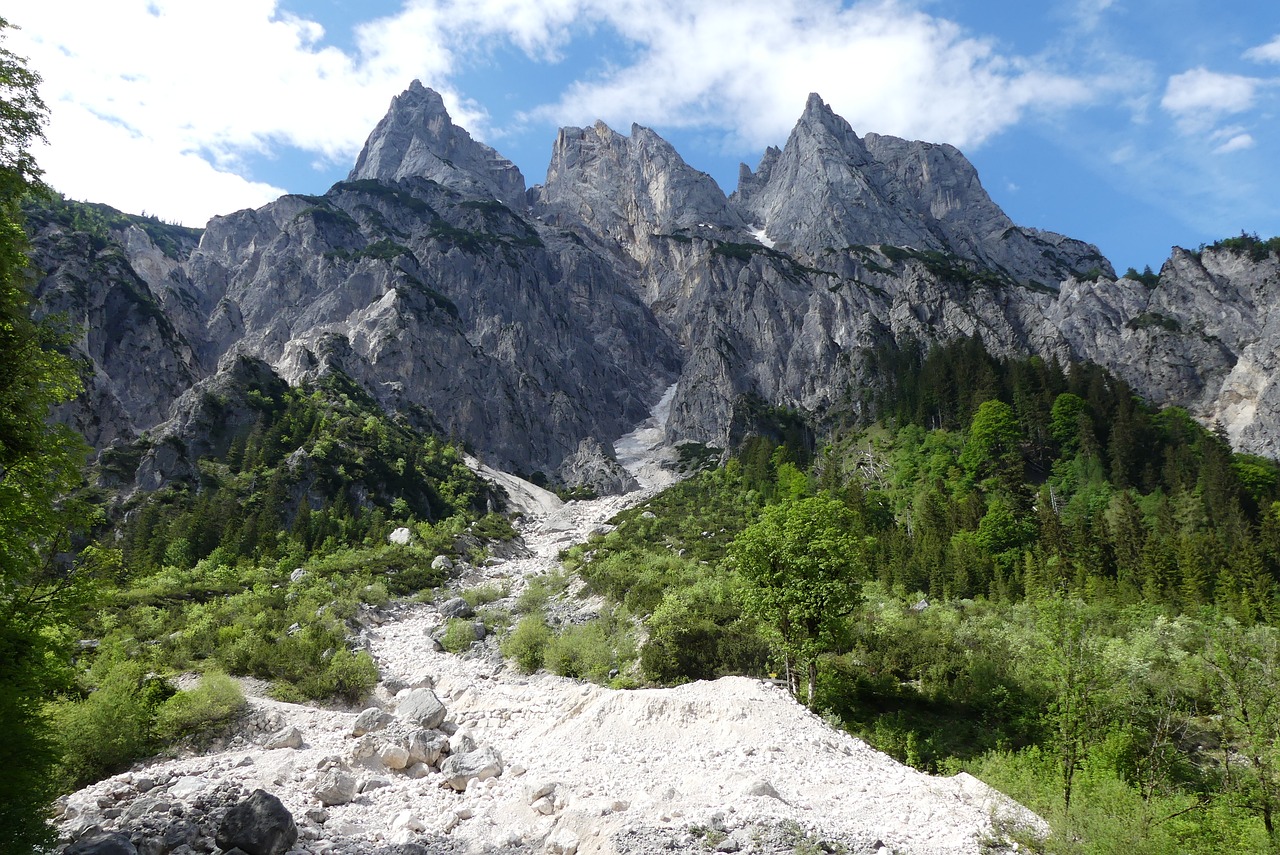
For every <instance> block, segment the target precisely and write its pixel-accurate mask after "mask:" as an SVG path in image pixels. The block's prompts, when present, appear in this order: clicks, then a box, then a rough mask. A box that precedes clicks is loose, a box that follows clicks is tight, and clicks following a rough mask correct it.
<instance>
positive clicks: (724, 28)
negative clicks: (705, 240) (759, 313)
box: [6, 0, 1109, 224]
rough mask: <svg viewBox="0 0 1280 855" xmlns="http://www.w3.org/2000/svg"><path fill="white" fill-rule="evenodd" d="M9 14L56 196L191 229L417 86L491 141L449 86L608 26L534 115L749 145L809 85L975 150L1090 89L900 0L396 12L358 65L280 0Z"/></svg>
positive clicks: (642, 1) (910, 132)
mask: <svg viewBox="0 0 1280 855" xmlns="http://www.w3.org/2000/svg"><path fill="white" fill-rule="evenodd" d="M1083 3H1084V5H1086V6H1088V7H1090V8H1092V9H1094V10H1095V11H1101V10H1102V9H1104V8H1105V7H1106V6H1107V5H1109V0H1083ZM6 15H7V16H8V17H9V19H10V20H11V21H13V22H14V23H16V24H18V25H20V26H21V27H23V31H22V32H21V33H18V34H16V35H15V37H14V43H13V47H14V48H15V49H16V50H17V51H18V52H19V53H21V54H23V55H26V56H29V57H30V58H31V63H32V66H33V67H34V68H36V69H39V70H40V72H41V73H42V74H43V75H44V77H45V85H44V87H43V89H42V92H43V94H44V97H45V100H46V102H47V103H48V104H49V106H50V108H51V112H52V121H51V124H50V127H49V129H48V137H49V148H48V150H47V151H46V152H44V153H42V154H41V161H42V163H43V164H44V165H45V168H46V171H47V177H48V179H49V181H50V183H51V184H53V185H54V186H55V187H59V188H60V189H63V190H64V191H65V192H68V193H70V194H71V195H74V196H78V197H91V198H94V199H96V200H101V201H106V202H108V203H111V204H115V205H117V206H120V207H123V208H126V209H135V210H136V209H137V208H139V207H141V206H140V205H139V204H138V201H139V200H140V199H142V198H144V197H145V198H146V199H147V200H149V201H147V202H146V203H145V207H146V208H147V209H148V210H149V211H151V212H152V213H156V214H159V215H160V216H162V217H166V218H177V219H182V220H184V221H187V222H189V223H192V224H198V223H199V222H201V221H203V219H205V218H206V217H207V216H208V215H211V214H214V213H222V212H225V211H226V210H228V209H230V208H235V207H243V206H245V205H252V204H260V203H261V201H263V200H264V199H265V198H267V197H268V196H269V195H270V194H272V193H275V192H276V188H274V187H270V186H268V185H265V184H262V183H260V182H255V181H253V180H252V175H251V174H250V172H249V168H248V163H249V162H250V161H251V160H252V159H253V158H254V157H257V156H262V155H266V156H270V155H271V153H272V152H273V151H275V150H277V149H278V148H279V147H281V146H285V145H287V146H292V147H296V148H298V149H301V150H303V151H305V152H308V153H310V154H311V155H312V156H313V158H314V160H315V161H317V162H318V163H320V164H321V165H328V166H334V165H338V164H345V163H347V162H350V161H351V160H352V159H353V158H354V155H355V154H356V152H357V151H358V150H359V147H360V145H361V143H362V142H363V141H364V138H365V136H366V135H367V134H368V132H369V130H370V129H371V128H372V127H373V126H374V124H375V123H376V122H377V120H378V119H379V118H380V117H381V115H382V114H383V113H384V112H385V110H386V107H387V104H388V102H389V101H390V99H391V97H392V96H393V95H395V94H396V93H397V92H399V91H401V90H402V89H403V88H404V86H405V85H406V84H407V83H408V82H409V81H410V80H411V79H413V78H415V77H416V78H419V79H422V80H423V81H424V82H425V83H427V85H430V86H432V87H433V88H435V89H437V90H439V91H440V92H441V93H442V95H444V97H445V102H446V105H447V106H448V108H449V110H450V113H451V114H452V115H453V116H454V118H455V120H457V121H458V122H459V123H460V124H463V125H464V126H466V127H467V128H468V129H469V130H471V131H472V132H473V133H475V134H476V135H477V136H479V137H480V138H484V137H485V136H486V135H487V134H489V135H491V134H494V133H497V132H498V129H495V128H493V127H492V125H491V123H490V122H489V120H488V117H487V115H486V114H485V112H484V110H483V109H482V108H481V107H479V106H478V105H476V104H475V103H474V102H471V101H469V100H467V99H465V98H462V97H460V96H459V94H458V92H457V91H456V89H455V88H454V83H455V81H456V79H457V75H458V73H459V71H460V69H463V68H465V67H466V65H467V63H468V62H471V61H473V60H475V59H476V58H477V56H478V55H482V54H483V53H484V52H485V51H489V50H493V48H494V46H495V45H512V46H514V47H515V48H517V49H518V50H521V51H523V52H524V53H525V54H527V55H528V56H529V57H530V58H531V59H533V60H535V61H538V62H544V63H551V62H555V61H557V60H559V59H560V58H561V57H562V55H563V52H564V49H565V48H566V46H568V45H570V44H571V43H573V42H574V40H575V39H579V38H591V37H592V35H593V34H596V33H599V32H600V31H607V32H608V33H609V34H611V35H612V36H616V37H617V38H618V39H620V40H621V41H622V42H624V43H625V44H626V45H627V46H628V49H627V50H625V51H623V52H622V53H621V54H620V55H618V56H615V57H613V61H614V64H613V65H611V66H608V68H607V70H606V71H604V72H596V74H597V75H598V76H596V77H592V78H583V77H581V76H579V78H578V80H577V82H576V83H573V84H571V85H569V86H568V87H567V88H566V89H565V90H564V91H563V92H561V93H560V97H558V98H555V99H554V100H553V101H551V102H550V103H547V104H544V105H542V106H540V107H536V108H535V109H534V110H533V111H532V112H531V113H530V114H529V118H536V119H541V120H551V121H555V122H558V123H565V124H586V123H589V122H591V121H594V120H595V119H597V118H603V119H605V120H606V121H610V122H611V123H614V124H619V123H622V124H625V123H629V122H631V121H639V122H642V123H645V124H651V125H659V126H665V127H692V128H703V129H707V130H709V131H710V132H712V133H718V134H724V135H726V138H727V137H728V135H729V134H733V135H735V136H734V141H735V142H736V143H737V144H749V145H751V146H754V147H762V146H763V145H765V144H768V143H774V142H779V141H781V140H782V139H783V138H784V137H785V135H786V132H787V131H788V130H789V129H790V128H791V126H792V125H793V124H794V122H795V120H796V117H797V116H798V115H799V113H800V111H801V109H802V108H803V105H804V100H805V96H806V95H807V94H808V93H809V92H810V91H817V92H819V93H821V94H822V96H823V97H824V99H825V100H826V101H827V102H828V103H829V104H831V106H832V107H833V109H835V110H836V111H837V112H839V113H840V114H841V115H843V116H845V117H846V118H847V119H849V121H850V122H851V123H852V124H853V125H854V126H855V127H856V128H859V129H864V130H876V131H879V132H885V133H892V134H898V135H902V136H907V137H920V138H924V139H929V140H935V141H945V142H951V143H954V144H956V145H960V146H972V145H975V144H977V143H980V142H982V141H983V140H986V139H988V138H990V137H991V136H993V135H994V134H997V133H999V132H1001V131H1002V130H1004V129H1006V128H1008V127H1010V126H1011V125H1013V124H1016V123H1017V122H1018V121H1020V120H1021V119H1022V118H1023V117H1024V116H1025V115H1026V114H1027V113H1028V111H1035V110H1041V109H1043V110H1056V109H1061V108H1064V107H1069V106H1073V105H1078V104H1082V103H1085V102H1087V101H1089V100H1090V99H1091V97H1093V96H1091V94H1090V92H1091V89H1095V88H1096V84H1097V81H1086V80H1082V79H1078V78H1074V77H1069V76H1064V75H1060V74H1056V73H1054V72H1052V71H1050V70H1047V69H1045V68H1043V67H1040V66H1038V65H1037V64H1035V63H1034V62H1032V61H1030V60H1027V59H1023V58H1018V57H1011V56H1006V55H1003V54H1002V53H1000V52H999V51H998V50H997V49H996V47H995V45H994V43H993V42H991V41H989V40H986V39H982V38H976V37H974V36H972V35H971V34H969V33H967V32H966V31H965V30H963V29H962V28H961V27H959V26H958V25H956V24H954V23H952V22H950V21H947V20H945V19H942V18H938V17H934V16H931V15H928V14H925V13H924V12H922V11H919V10H918V9H917V8H915V7H914V6H913V5H910V4H907V3H904V2H897V0H863V2H855V3H853V4H852V5H850V6H846V5H844V4H843V3H841V2H839V0H739V2H734V3H729V2H705V3H696V4H689V3H684V2H681V0H404V5H403V6H402V7H401V8H400V9H399V11H397V12H396V13H394V14H392V15H389V16H386V17H384V18H380V19H377V20H370V21H367V22H365V23H363V24H361V25H359V26H358V27H357V28H356V30H355V31H354V36H355V39H354V45H355V47H354V48H353V49H352V50H350V51H343V50H341V49H339V48H337V47H335V46H333V45H331V44H327V43H326V40H325V33H324V30H323V27H322V26H321V25H320V24H318V23H316V22H315V21H312V20H308V19H306V18H304V17H299V16H298V15H292V14H287V13H285V12H283V11H282V10H281V9H280V8H279V6H278V3H277V0H221V2H219V3H194V2H190V0H112V2H111V3H104V2H102V0H59V2H58V3H50V2H48V0H11V2H10V4H9V7H7V8H6ZM602 59H603V58H602Z"/></svg>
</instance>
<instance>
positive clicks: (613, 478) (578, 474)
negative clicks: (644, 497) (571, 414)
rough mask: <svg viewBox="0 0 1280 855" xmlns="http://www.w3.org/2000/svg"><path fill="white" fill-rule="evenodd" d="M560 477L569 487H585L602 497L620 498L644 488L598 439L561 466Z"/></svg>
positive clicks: (588, 441)
mask: <svg viewBox="0 0 1280 855" xmlns="http://www.w3.org/2000/svg"><path fill="white" fill-rule="evenodd" d="M556 474H557V475H558V476H559V478H560V481H561V482H563V483H564V485H565V486H566V487H585V488H587V489H590V490H591V491H593V492H594V493H596V494H597V495H600V496H620V495H622V494H623V493H629V492H631V491H632V490H637V489H639V488H640V485H639V483H638V482H637V481H636V479H635V478H634V477H633V476H632V475H631V473H630V472H628V471H627V470H626V469H623V468H622V466H621V464H619V463H618V461H617V460H616V459H614V457H613V455H612V454H611V453H609V452H606V450H605V448H604V446H602V445H601V444H600V441H599V440H597V439H595V438H594V437H591V438H587V439H584V440H582V441H581V442H580V443H578V450H577V451H575V452H574V453H573V454H570V455H569V456H568V457H566V458H565V459H564V462H562V463H561V464H560V468H559V469H558V470H557V472H556Z"/></svg>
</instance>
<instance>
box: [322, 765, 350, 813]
mask: <svg viewBox="0 0 1280 855" xmlns="http://www.w3.org/2000/svg"><path fill="white" fill-rule="evenodd" d="M356 791H357V785H356V779H355V778H353V777H351V776H350V775H348V774H346V773H345V772H339V771H338V770H336V769H331V770H330V771H328V772H326V773H325V774H324V776H323V777H321V778H320V780H319V781H317V782H316V788H315V791H314V792H315V795H316V798H318V799H319V800H320V804H322V805H324V806H325V807H332V806H333V805H345V804H346V803H347V802H349V801H351V800H352V799H354V798H355V797H356Z"/></svg>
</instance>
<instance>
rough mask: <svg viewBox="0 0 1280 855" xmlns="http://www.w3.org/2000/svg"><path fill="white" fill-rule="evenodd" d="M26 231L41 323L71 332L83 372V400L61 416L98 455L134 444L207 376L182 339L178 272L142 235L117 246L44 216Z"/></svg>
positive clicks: (124, 236) (34, 217)
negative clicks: (49, 321)
mask: <svg viewBox="0 0 1280 855" xmlns="http://www.w3.org/2000/svg"><path fill="white" fill-rule="evenodd" d="M28 227H29V229H30V231H31V233H32V248H33V253H32V259H31V264H32V268H33V269H34V271H35V272H36V274H37V282H36V288H35V297H36V310H37V315H39V316H41V317H45V316H50V315H53V316H55V317H57V318H58V322H59V324H60V325H65V327H66V328H67V330H68V332H69V333H70V334H71V337H72V350H73V355H74V356H75V357H77V358H78V359H79V360H80V361H81V362H82V364H83V365H84V369H83V370H82V371H81V376H82V378H83V379H84V383H85V389H84V392H83V393H82V394H81V395H80V397H79V398H77V399H76V400H74V401H72V402H71V403H70V404H68V405H66V406H64V407H63V409H62V412H61V413H60V414H59V415H60V417H61V418H62V419H64V420H65V421H67V422H68V423H69V424H71V425H72V426H73V427H74V428H76V430H78V431H79V432H80V433H81V434H83V435H84V437H85V439H86V440H88V441H89V443H90V444H92V445H93V446H94V447H98V448H101V447H104V446H107V445H110V444H111V443H114V442H127V441H130V440H132V439H134V438H135V437H136V436H138V435H139V434H140V433H141V432H142V431H144V430H146V429H147V428H150V427H152V426H154V425H156V424H158V423H159V422H161V421H163V420H164V419H165V418H167V415H168V412H169V408H170V406H171V405H172V404H173V402H174V401H175V400H177V398H178V397H179V396H180V395H181V394H182V393H183V392H184V391H186V389H188V388H189V387H190V386H191V384H192V383H193V382H194V381H195V380H196V379H197V378H198V377H199V376H200V375H201V374H202V366H201V363H200V359H199V354H198V350H197V348H196V347H194V346H193V344H192V342H191V340H190V339H189V338H188V337H187V335H186V334H185V332H186V331H185V329H184V327H185V320H186V318H185V315H184V313H183V311H182V303H183V301H184V300H186V299H188V295H187V294H186V293H185V292H184V291H183V290H182V287H181V284H180V283H181V281H182V279H181V276H179V277H177V278H176V279H175V278H171V276H172V274H173V273H174V272H175V271H176V270H177V268H178V262H177V261H176V260H175V259H173V258H170V257H168V256H166V255H165V254H164V253H163V252H162V251H161V250H160V249H159V248H158V247H157V246H156V245H155V244H154V243H153V242H152V240H151V239H150V237H148V235H147V234H146V233H145V232H144V231H143V230H142V229H140V228H138V227H137V226H132V227H129V228H127V229H125V230H123V231H122V232H121V234H120V242H116V241H110V240H106V239H104V238H103V237H101V236H100V235H94V234H90V233H86V232H85V231H81V230H77V229H76V228H74V227H72V226H71V225H69V224H68V223H65V222H60V221H59V220H58V218H57V217H55V216H50V215H49V213H48V212H45V211H41V212H36V213H32V214H31V215H30V216H29V218H28ZM183 250H187V251H189V250H190V246H189V245H187V246H183V247H179V248H177V249H176V250H175V252H179V253H180V252H181V251H183Z"/></svg>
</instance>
